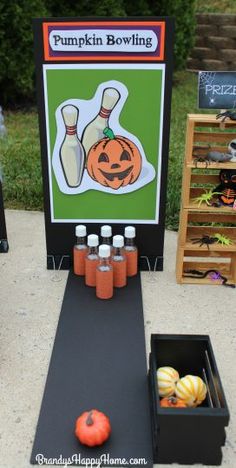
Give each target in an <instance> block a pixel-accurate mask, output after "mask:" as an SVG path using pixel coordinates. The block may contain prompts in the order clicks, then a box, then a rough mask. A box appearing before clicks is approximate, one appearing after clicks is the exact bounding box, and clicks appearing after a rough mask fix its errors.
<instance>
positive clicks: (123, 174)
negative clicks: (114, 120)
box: [87, 127, 142, 190]
mask: <svg viewBox="0 0 236 468" xmlns="http://www.w3.org/2000/svg"><path fill="white" fill-rule="evenodd" d="M103 133H104V135H105V136H106V137H105V138H102V139H101V140H99V141H98V142H96V143H95V144H94V145H93V146H92V147H91V148H90V150H89V153H88V159H87V170H88V173H89V175H90V177H92V179H93V180H95V181H96V182H98V183H99V184H101V185H104V186H105V187H110V188H112V189H114V190H117V189H119V188H120V187H125V186H126V185H128V184H133V183H134V182H135V181H136V180H137V178H138V177H139V174H140V172H141V169H142V156H141V154H140V151H139V149H138V148H137V146H136V145H135V144H134V143H133V142H132V141H131V140H129V139H128V138H126V137H123V136H120V135H116V136H115V135H114V133H113V131H112V130H111V129H110V128H108V127H107V128H105V130H104V131H103Z"/></svg>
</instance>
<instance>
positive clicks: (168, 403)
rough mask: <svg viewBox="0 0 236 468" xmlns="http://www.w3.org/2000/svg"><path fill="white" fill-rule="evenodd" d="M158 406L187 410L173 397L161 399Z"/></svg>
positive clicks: (185, 406) (182, 403) (178, 399)
mask: <svg viewBox="0 0 236 468" xmlns="http://www.w3.org/2000/svg"><path fill="white" fill-rule="evenodd" d="M160 406H161V407H162V408H187V405H186V404H185V403H184V401H183V400H181V399H180V398H176V397H173V396H170V397H166V398H162V399H161V400H160Z"/></svg>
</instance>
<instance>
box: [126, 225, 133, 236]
mask: <svg viewBox="0 0 236 468" xmlns="http://www.w3.org/2000/svg"><path fill="white" fill-rule="evenodd" d="M125 237H127V238H128V239H134V237H135V227H134V226H126V228H125Z"/></svg>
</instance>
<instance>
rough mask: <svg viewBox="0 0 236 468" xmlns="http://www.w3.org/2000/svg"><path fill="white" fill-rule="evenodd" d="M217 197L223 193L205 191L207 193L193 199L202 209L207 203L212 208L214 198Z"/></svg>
mask: <svg viewBox="0 0 236 468" xmlns="http://www.w3.org/2000/svg"><path fill="white" fill-rule="evenodd" d="M216 195H222V192H216V191H213V190H208V191H207V190H205V193H202V194H201V195H200V196H199V197H196V198H193V202H194V203H198V208H200V206H201V204H202V203H206V204H207V205H208V206H212V198H214V197H215V196H216Z"/></svg>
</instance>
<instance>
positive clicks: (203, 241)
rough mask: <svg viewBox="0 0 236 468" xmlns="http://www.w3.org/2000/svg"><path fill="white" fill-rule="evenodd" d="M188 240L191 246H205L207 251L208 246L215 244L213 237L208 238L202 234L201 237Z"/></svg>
mask: <svg viewBox="0 0 236 468" xmlns="http://www.w3.org/2000/svg"><path fill="white" fill-rule="evenodd" d="M190 240H191V241H192V244H200V246H199V247H202V246H203V245H206V246H207V248H208V250H210V248H209V245H210V244H214V243H215V242H216V238H215V237H210V236H208V235H207V234H203V236H202V237H193V239H190Z"/></svg>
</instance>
